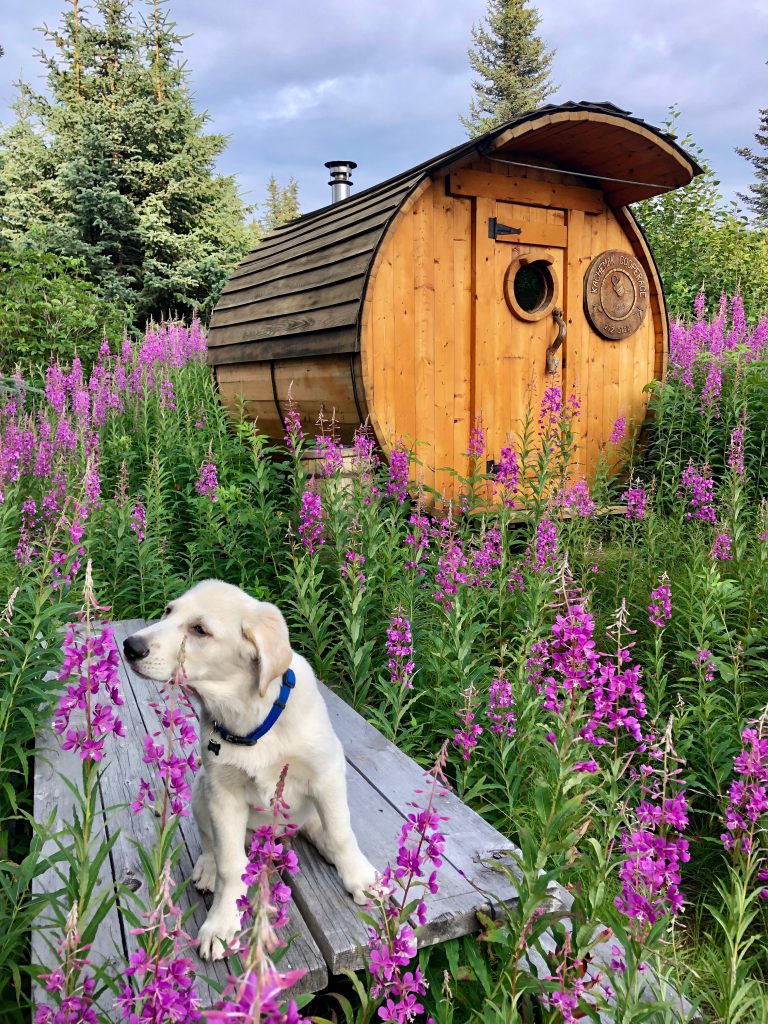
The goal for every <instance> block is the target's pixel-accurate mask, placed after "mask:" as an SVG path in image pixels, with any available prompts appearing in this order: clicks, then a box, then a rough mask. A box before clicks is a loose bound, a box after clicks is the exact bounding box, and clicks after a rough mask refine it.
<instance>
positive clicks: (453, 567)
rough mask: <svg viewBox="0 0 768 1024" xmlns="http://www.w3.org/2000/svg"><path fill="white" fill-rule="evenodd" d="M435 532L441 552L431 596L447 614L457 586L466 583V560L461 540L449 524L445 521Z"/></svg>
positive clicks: (456, 591) (457, 588)
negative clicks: (434, 587) (434, 586)
mask: <svg viewBox="0 0 768 1024" xmlns="http://www.w3.org/2000/svg"><path fill="white" fill-rule="evenodd" d="M435 532H436V534H437V535H438V537H439V538H440V542H441V552H440V555H439V556H438V559H437V573H436V574H435V585H436V589H435V590H434V592H433V595H432V596H433V597H434V599H435V601H437V603H438V604H440V605H442V607H443V608H444V610H445V611H446V612H449V611H450V610H451V608H452V607H453V599H454V597H455V596H456V594H457V593H458V591H459V585H460V584H461V583H467V581H468V577H467V574H466V572H465V571H464V570H465V569H466V567H467V558H466V555H465V554H464V551H463V549H462V546H461V540H460V539H459V538H458V537H456V536H455V535H454V533H453V530H452V528H451V524H450V523H449V522H448V521H447V520H446V521H444V522H443V523H442V524H441V526H440V528H439V529H438V530H436V531H435Z"/></svg>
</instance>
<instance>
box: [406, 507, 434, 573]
mask: <svg viewBox="0 0 768 1024" xmlns="http://www.w3.org/2000/svg"><path fill="white" fill-rule="evenodd" d="M408 525H409V526H410V528H411V529H410V532H409V533H408V534H406V537H405V543H406V544H407V545H408V547H409V548H410V549H411V558H409V559H408V561H407V562H406V563H405V568H406V569H415V570H416V572H417V573H418V574H419V576H423V575H424V573H425V572H426V569H425V568H424V566H423V565H421V561H422V555H424V554H426V552H427V551H429V520H428V519H427V517H426V516H422V515H420V514H419V513H418V512H414V513H413V515H412V516H411V517H410V519H409V520H408Z"/></svg>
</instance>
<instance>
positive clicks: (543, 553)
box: [525, 519, 557, 573]
mask: <svg viewBox="0 0 768 1024" xmlns="http://www.w3.org/2000/svg"><path fill="white" fill-rule="evenodd" d="M556 562H557V527H556V526H555V524H554V523H553V522H552V521H551V520H549V519H542V520H541V522H540V523H539V525H538V526H537V527H536V537H535V539H534V542H533V545H532V546H531V547H529V548H528V551H527V553H526V556H525V564H526V565H527V566H528V568H529V569H531V571H532V572H548V573H551V572H553V571H554V568H555V563H556Z"/></svg>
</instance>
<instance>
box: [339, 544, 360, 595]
mask: <svg viewBox="0 0 768 1024" xmlns="http://www.w3.org/2000/svg"><path fill="white" fill-rule="evenodd" d="M364 565H365V555H363V554H362V552H360V551H355V550H354V549H353V548H349V549H348V550H347V551H345V552H344V561H343V562H342V564H341V575H342V577H343V578H344V579H345V580H349V581H350V582H352V583H355V584H356V585H357V586H360V587H363V586H365V573H364V572H363V566H364Z"/></svg>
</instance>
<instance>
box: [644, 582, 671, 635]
mask: <svg viewBox="0 0 768 1024" xmlns="http://www.w3.org/2000/svg"><path fill="white" fill-rule="evenodd" d="M665 579H666V577H665V576H662V577H660V579H659V585H658V587H656V588H655V589H654V590H652V591H651V599H650V602H649V603H648V621H649V622H650V623H651V625H652V626H658V628H659V629H664V627H665V626H666V625H667V623H668V622H669V621H670V619H671V618H672V587H671V586H670V585H669V583H668V582H665Z"/></svg>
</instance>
